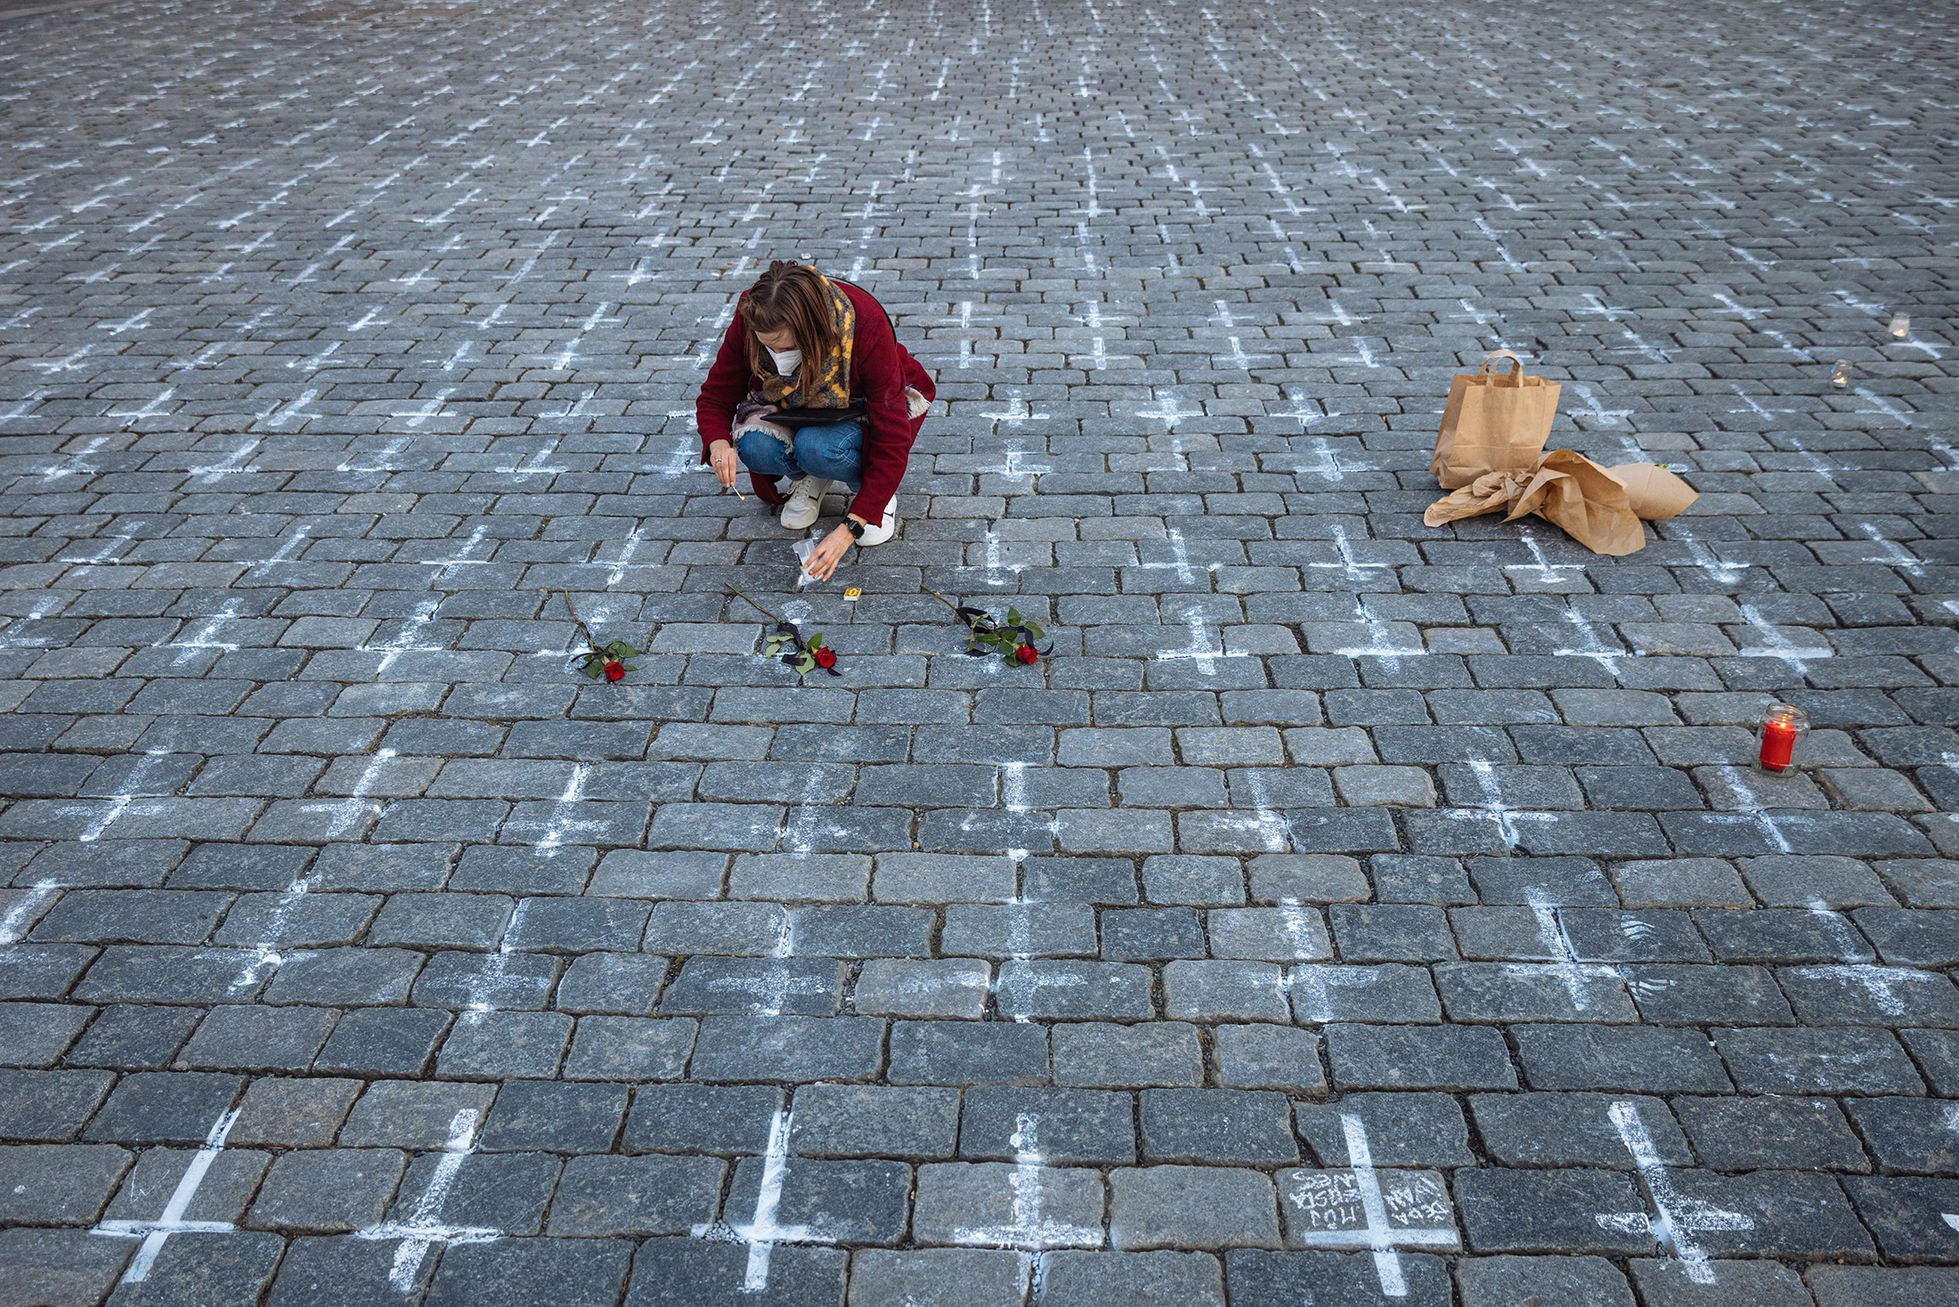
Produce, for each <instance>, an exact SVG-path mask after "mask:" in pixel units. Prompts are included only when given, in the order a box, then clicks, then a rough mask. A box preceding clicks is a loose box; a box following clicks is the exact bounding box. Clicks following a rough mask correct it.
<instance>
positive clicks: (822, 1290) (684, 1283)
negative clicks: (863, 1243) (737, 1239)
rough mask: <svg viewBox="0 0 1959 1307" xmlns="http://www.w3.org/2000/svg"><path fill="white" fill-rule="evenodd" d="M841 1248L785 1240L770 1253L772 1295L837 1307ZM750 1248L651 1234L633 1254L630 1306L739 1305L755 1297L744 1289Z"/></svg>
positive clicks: (842, 1261)
mask: <svg viewBox="0 0 1959 1307" xmlns="http://www.w3.org/2000/svg"><path fill="white" fill-rule="evenodd" d="M847 1256H848V1255H847V1254H846V1253H845V1252H844V1250H843V1249H841V1248H824V1247H807V1246H803V1245H798V1244H784V1245H782V1246H780V1247H778V1248H776V1249H775V1250H774V1251H773V1252H772V1253H771V1254H770V1257H769V1283H768V1289H769V1297H772V1298H775V1299H777V1300H778V1301H780V1302H782V1303H785V1304H790V1303H793V1304H797V1305H798V1307H801V1305H802V1304H810V1307H815V1304H818V1303H822V1304H825V1307H835V1304H837V1303H840V1302H842V1300H843V1294H844V1264H845V1261H846V1259H847ZM747 1278H748V1252H747V1250H746V1249H744V1248H742V1247H740V1246H738V1245H736V1244H732V1243H708V1242H704V1241H702V1240H698V1239H648V1240H646V1241H645V1242H644V1243H642V1244H640V1246H639V1249H638V1251H637V1252H636V1253H635V1254H634V1257H633V1273H632V1284H631V1287H630V1289H629V1291H628V1292H627V1294H626V1303H627V1307H694V1304H697V1303H699V1304H709V1303H712V1304H715V1305H716V1307H723V1305H725V1307H740V1304H743V1303H745V1302H752V1301H754V1299H755V1296H756V1295H754V1294H752V1293H744V1292H743V1291H742V1285H743V1283H744V1282H745V1281H746V1280H747Z"/></svg>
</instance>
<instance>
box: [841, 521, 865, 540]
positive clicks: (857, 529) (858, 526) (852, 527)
mask: <svg viewBox="0 0 1959 1307" xmlns="http://www.w3.org/2000/svg"><path fill="white" fill-rule="evenodd" d="M843 528H844V530H846V531H848V532H850V538H851V539H852V540H862V539H863V538H864V524H863V523H862V522H859V521H858V520H857V519H856V518H854V517H846V518H845V519H844V520H843Z"/></svg>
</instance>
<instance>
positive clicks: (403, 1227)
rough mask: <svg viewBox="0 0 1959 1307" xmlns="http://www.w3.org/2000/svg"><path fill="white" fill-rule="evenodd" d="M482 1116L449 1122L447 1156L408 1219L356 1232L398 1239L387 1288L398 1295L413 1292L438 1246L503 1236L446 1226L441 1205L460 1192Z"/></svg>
mask: <svg viewBox="0 0 1959 1307" xmlns="http://www.w3.org/2000/svg"><path fill="white" fill-rule="evenodd" d="M478 1115H479V1113H478V1112H477V1110H476V1109H475V1108H473V1107H465V1108H461V1109H459V1110H458V1111H457V1112H456V1114H455V1115H454V1116H453V1117H451V1118H449V1139H448V1142H446V1143H445V1144H443V1146H442V1156H441V1157H440V1158H438V1159H437V1160H436V1163H435V1171H434V1173H433V1174H432V1175H430V1176H429V1182H428V1187H427V1188H425V1189H423V1190H422V1194H421V1197H419V1198H417V1199H416V1200H415V1202H414V1204H413V1206H411V1207H410V1208H409V1211H408V1213H407V1215H406V1216H405V1217H403V1216H399V1215H397V1216H395V1217H392V1218H391V1219H389V1220H386V1221H383V1222H382V1223H381V1224H379V1225H371V1226H369V1227H368V1228H367V1229H365V1230H356V1231H355V1232H354V1235H353V1237H354V1238H356V1239H364V1240H369V1241H383V1242H386V1241H398V1243H397V1246H396V1248H395V1255H394V1260H393V1262H391V1263H390V1264H389V1266H388V1284H389V1287H391V1288H392V1289H394V1291H395V1292H396V1293H404V1294H405V1293H408V1292H410V1291H411V1290H413V1289H414V1287H415V1274H416V1272H417V1271H419V1270H420V1269H421V1266H422V1259H423V1258H424V1257H427V1256H428V1254H429V1249H431V1248H433V1247H435V1246H436V1245H437V1244H466V1243H493V1242H495V1241H496V1240H498V1239H501V1238H502V1237H503V1231H501V1230H493V1229H490V1228H488V1227H485V1226H475V1225H446V1224H444V1223H443V1221H442V1206H443V1204H444V1203H446V1202H447V1201H448V1199H449V1191H450V1190H451V1189H453V1188H455V1185H456V1176H457V1173H458V1172H460V1171H461V1170H462V1165H463V1159H464V1158H466V1157H468V1156H469V1155H470V1154H471V1153H472V1152H474V1151H475V1144H474V1143H473V1140H474V1139H475V1137H476V1121H477V1117H478ZM397 1206H399V1204H397Z"/></svg>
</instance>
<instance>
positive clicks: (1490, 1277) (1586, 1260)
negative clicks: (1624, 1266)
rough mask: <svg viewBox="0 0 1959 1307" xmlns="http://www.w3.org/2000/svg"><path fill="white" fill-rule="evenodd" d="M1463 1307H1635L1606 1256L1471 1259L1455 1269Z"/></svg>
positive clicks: (1617, 1272) (1620, 1274)
mask: <svg viewBox="0 0 1959 1307" xmlns="http://www.w3.org/2000/svg"><path fill="white" fill-rule="evenodd" d="M1456 1280H1457V1283H1459V1284H1460V1285H1461V1286H1462V1296H1463V1304H1464V1307H1495V1304H1498V1303H1518V1302H1523V1301H1525V1300H1526V1299H1530V1298H1535V1299H1536V1300H1537V1301H1538V1302H1540V1303H1556V1302H1570V1303H1580V1302H1583V1303H1596V1304H1598V1307H1632V1302H1633V1297H1632V1290H1631V1289H1630V1288H1629V1287H1628V1286H1627V1284H1626V1277H1625V1273H1624V1272H1622V1271H1621V1270H1619V1268H1618V1267H1616V1266H1614V1265H1613V1264H1612V1263H1611V1262H1608V1261H1606V1260H1605V1259H1604V1258H1603V1257H1469V1258H1465V1259H1463V1261H1462V1263H1461V1264H1460V1265H1459V1266H1457V1268H1456Z"/></svg>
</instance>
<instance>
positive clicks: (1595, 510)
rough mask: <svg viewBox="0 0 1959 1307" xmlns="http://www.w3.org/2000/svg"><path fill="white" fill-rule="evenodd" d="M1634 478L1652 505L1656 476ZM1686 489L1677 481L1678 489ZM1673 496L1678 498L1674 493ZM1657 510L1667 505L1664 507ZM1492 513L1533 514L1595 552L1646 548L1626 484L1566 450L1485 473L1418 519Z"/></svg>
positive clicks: (1509, 517) (1512, 517) (1510, 518)
mask: <svg viewBox="0 0 1959 1307" xmlns="http://www.w3.org/2000/svg"><path fill="white" fill-rule="evenodd" d="M1628 466H1629V467H1632V468H1638V467H1641V466H1650V465H1642V464H1636V463H1635V464H1629V465H1628ZM1653 470H1654V471H1655V472H1658V473H1659V474H1660V476H1661V477H1664V478H1669V479H1672V480H1678V478H1676V477H1674V476H1673V474H1672V473H1671V472H1668V471H1666V470H1665V469H1664V468H1654V469H1653ZM1635 480H1638V481H1640V482H1641V483H1642V490H1641V494H1642V497H1643V502H1646V503H1648V504H1649V506H1653V505H1655V504H1656V501H1655V500H1654V499H1653V498H1650V497H1649V494H1650V493H1651V492H1650V487H1651V486H1652V485H1655V484H1663V483H1661V482H1659V481H1658V480H1657V479H1656V478H1644V477H1637V478H1635ZM1685 485H1686V483H1685V482H1681V486H1682V487H1683V488H1684V487H1685ZM1669 489H1670V488H1669ZM1687 496H1688V498H1687V501H1686V503H1681V504H1679V506H1678V507H1676V508H1673V509H1672V511H1671V512H1667V513H1666V514H1665V515H1666V516H1668V517H1671V516H1672V515H1673V513H1677V512H1679V511H1680V509H1681V508H1685V507H1686V506H1687V503H1692V502H1693V491H1692V490H1691V489H1689V490H1687ZM1673 498H1674V499H1677V495H1676V496H1674V497H1673ZM1668 502H1672V501H1671V500H1669V501H1668ZM1657 506H1658V507H1660V508H1661V509H1665V508H1666V507H1667V505H1666V504H1664V503H1659V504H1657ZM1496 512H1501V513H1503V514H1504V518H1503V520H1504V521H1506V522H1514V521H1516V520H1517V519H1518V518H1520V517H1524V516H1526V515H1527V514H1532V513H1534V514H1536V515H1537V516H1538V517H1541V518H1543V519H1544V520H1545V521H1547V522H1550V523H1552V524H1553V525H1555V526H1558V527H1561V528H1563V530H1564V532H1565V534H1567V535H1569V536H1570V537H1571V538H1572V539H1573V540H1576V541H1577V542H1578V543H1579V544H1581V545H1583V546H1585V548H1587V549H1589V550H1591V551H1592V552H1593V553H1595V554H1613V555H1623V554H1632V553H1637V552H1639V551H1640V550H1641V549H1643V548H1645V547H1646V530H1645V528H1644V527H1642V526H1641V525H1640V519H1639V515H1638V514H1637V513H1635V512H1634V511H1633V506H1632V500H1631V498H1630V496H1629V495H1628V494H1627V490H1626V486H1625V483H1623V482H1621V481H1619V480H1618V479H1617V478H1616V477H1615V476H1614V475H1613V473H1611V472H1608V471H1606V470H1605V469H1604V468H1602V467H1600V466H1599V465H1598V464H1596V463H1594V462H1592V460H1591V459H1589V458H1586V457H1585V456H1584V455H1582V454H1579V453H1577V452H1575V451H1573V450H1569V449H1554V450H1552V451H1551V452H1550V453H1548V454H1546V455H1545V456H1544V459H1543V461H1542V462H1540V463H1539V464H1538V465H1537V466H1536V467H1534V468H1530V469H1527V470H1525V471H1522V472H1486V473H1484V474H1483V475H1482V476H1480V477H1477V478H1476V480H1475V481H1473V482H1471V483H1470V484H1469V485H1467V486H1464V487H1463V488H1461V489H1459V490H1457V491H1456V492H1455V493H1454V494H1452V495H1448V496H1445V497H1444V498H1442V499H1438V500H1437V501H1435V502H1434V503H1433V504H1430V505H1429V507H1428V511H1427V512H1426V513H1423V514H1422V521H1424V522H1426V523H1428V525H1430V526H1441V525H1442V524H1443V523H1445V522H1454V521H1456V520H1457V519H1458V518H1464V517H1481V516H1482V515H1483V514H1485V513H1496Z"/></svg>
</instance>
